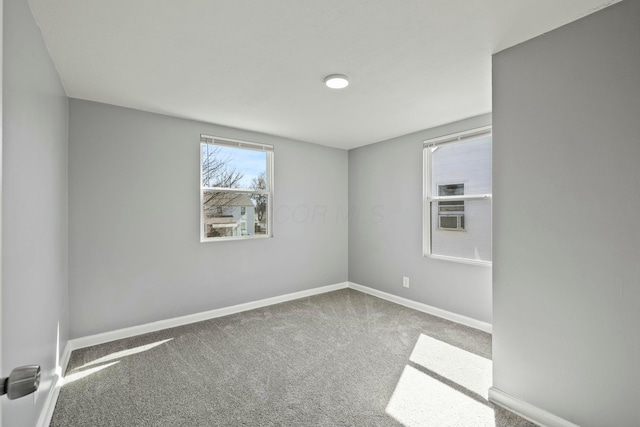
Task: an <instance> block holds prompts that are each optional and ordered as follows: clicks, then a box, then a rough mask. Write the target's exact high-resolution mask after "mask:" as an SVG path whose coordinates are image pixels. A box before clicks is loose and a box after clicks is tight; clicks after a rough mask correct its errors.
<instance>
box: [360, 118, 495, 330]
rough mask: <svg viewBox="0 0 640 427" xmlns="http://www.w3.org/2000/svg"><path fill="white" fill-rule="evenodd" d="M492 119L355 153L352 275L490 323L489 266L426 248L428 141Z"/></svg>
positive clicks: (373, 285) (462, 123) (471, 121)
mask: <svg viewBox="0 0 640 427" xmlns="http://www.w3.org/2000/svg"><path fill="white" fill-rule="evenodd" d="M488 124H491V115H484V116H479V117H475V118H472V119H467V120H463V121H460V122H456V123H452V124H449V125H446V126H441V127H437V128H433V129H428V130H425V131H421V132H417V133H413V134H410V135H405V136H401V137H399V138H394V139H391V140H389V141H384V142H380V143H377V144H372V145H367V146H364V147H361V148H357V149H354V150H350V151H349V206H350V213H349V214H350V217H351V221H350V224H349V281H351V282H354V283H357V284H359V285H364V286H369V287H371V288H374V289H378V290H380V291H384V292H388V293H390V294H394V295H398V296H401V297H404V298H409V299H412V300H414V301H418V302H422V303H425V304H429V305H432V306H435V307H438V308H440V309H443V310H448V311H451V312H453V313H457V314H461V315H464V316H468V317H471V318H473V319H477V320H480V321H483V322H488V323H491V321H492V319H491V268H490V267H483V266H474V265H468V264H459V263H454V262H451V261H443V260H435V259H431V258H426V257H424V256H423V250H422V197H423V196H422V182H423V173H422V144H423V141H424V140H425V139H429V138H435V137H437V136H442V135H447V134H450V133H455V132H459V131H463V130H468V129H472V128H476V127H480V126H486V125H488ZM403 276H408V277H409V279H410V281H411V286H410V288H409V289H406V288H403V287H402V277H403Z"/></svg>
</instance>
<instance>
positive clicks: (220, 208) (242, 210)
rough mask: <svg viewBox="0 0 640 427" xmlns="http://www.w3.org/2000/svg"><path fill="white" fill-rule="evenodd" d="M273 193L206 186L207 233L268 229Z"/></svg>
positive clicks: (210, 235)
mask: <svg viewBox="0 0 640 427" xmlns="http://www.w3.org/2000/svg"><path fill="white" fill-rule="evenodd" d="M268 203H269V196H268V195H266V194H258V193H236V192H227V191H225V192H222V191H210V190H204V191H203V192H202V218H203V227H204V230H203V231H204V237H206V238H215V237H241V236H254V235H265V234H267V233H268V229H267V224H268V223H269V221H268V218H267V215H268V213H269V209H268Z"/></svg>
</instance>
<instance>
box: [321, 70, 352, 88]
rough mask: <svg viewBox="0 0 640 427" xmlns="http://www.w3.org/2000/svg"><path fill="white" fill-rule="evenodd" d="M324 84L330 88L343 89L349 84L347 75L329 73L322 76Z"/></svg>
mask: <svg viewBox="0 0 640 427" xmlns="http://www.w3.org/2000/svg"><path fill="white" fill-rule="evenodd" d="M324 84H326V85H327V87H328V88H331V89H344V88H345V87H347V86H349V77H347V76H345V75H344V74H331V75H329V76H327V77H325V78H324Z"/></svg>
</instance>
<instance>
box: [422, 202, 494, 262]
mask: <svg viewBox="0 0 640 427" xmlns="http://www.w3.org/2000/svg"><path fill="white" fill-rule="evenodd" d="M441 203H444V202H440V204H441ZM431 253H432V254H434V255H443V256H451V257H456V258H469V259H475V260H482V261H491V200H465V201H464V213H462V214H454V213H451V212H444V213H443V212H441V211H439V208H438V202H432V203H431Z"/></svg>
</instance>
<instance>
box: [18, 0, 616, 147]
mask: <svg viewBox="0 0 640 427" xmlns="http://www.w3.org/2000/svg"><path fill="white" fill-rule="evenodd" d="M616 1H617V0H316V1H312V0H306V1H305V0H233V1H231V0H227V1H223V0H180V1H178V0H103V1H97V0H94V1H87V0H29V3H30V5H31V8H32V10H33V13H34V16H35V17H36V20H37V21H38V24H39V25H40V27H41V30H42V33H43V36H44V39H45V42H46V44H47V46H48V48H49V51H50V52H51V56H52V58H53V61H54V63H55V66H56V68H57V69H58V72H59V73H60V77H61V79H62V83H63V85H64V87H65V90H66V92H67V95H68V96H69V97H72V98H80V99H88V100H93V101H98V102H104V103H108V104H114V105H120V106H124V107H131V108H136V109H140V110H145V111H151V112H156V113H162V114H168V115H171V116H177V117H184V118H189V119H195V120H200V121H204V122H210V123H216V124H221V125H226V126H232V127H237V128H242V129H248V130H254V131H259V132H264V133H268V134H273V135H279V136H284V137H288V138H293V139H296V140H300V141H307V142H313V143H318V144H324V145H329V146H333V147H340V148H346V149H349V148H353V147H358V146H362V145H366V144H371V143H374V142H378V141H382V140H385V139H389V138H392V137H396V136H400V135H404V134H407V133H411V132H414V131H418V130H421V129H426V128H429V127H433V126H437V125H441V124H444V123H448V122H452V121H456V120H460V119H463V118H467V117H471V116H475V115H478V114H482V113H487V112H490V111H491V54H492V53H495V52H498V51H500V50H502V49H505V48H508V47H510V46H513V45H516V44H518V43H521V42H523V41H525V40H528V39H530V38H532V37H535V36H537V35H540V34H543V33H545V32H548V31H550V30H552V29H554V28H557V27H559V26H561V25H564V24H566V23H569V22H571V21H574V20H576V19H578V18H581V17H583V16H585V15H588V14H590V13H592V12H595V11H596V10H599V9H601V8H603V7H606V6H608V5H610V4H613V3H615V2H616ZM332 73H343V74H347V75H349V76H350V78H351V85H350V86H349V87H348V88H347V89H344V90H342V91H337V90H330V89H327V88H326V87H325V86H324V84H323V79H324V77H325V76H326V75H328V74H332Z"/></svg>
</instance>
